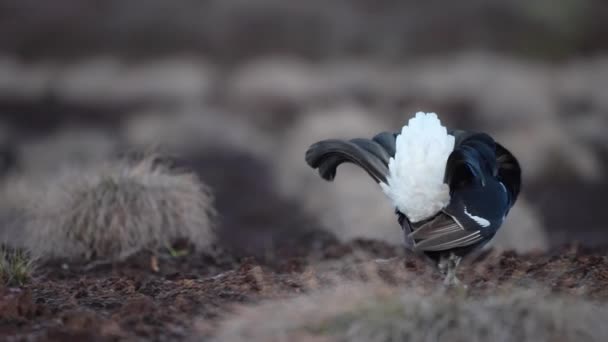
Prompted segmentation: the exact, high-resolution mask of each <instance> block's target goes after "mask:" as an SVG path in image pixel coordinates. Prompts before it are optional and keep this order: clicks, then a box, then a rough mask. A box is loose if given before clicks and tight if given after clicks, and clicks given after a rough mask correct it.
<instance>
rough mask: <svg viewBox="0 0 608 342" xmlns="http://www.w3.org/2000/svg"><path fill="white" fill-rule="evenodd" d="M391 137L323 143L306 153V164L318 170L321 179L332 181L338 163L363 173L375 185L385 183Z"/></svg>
mask: <svg viewBox="0 0 608 342" xmlns="http://www.w3.org/2000/svg"><path fill="white" fill-rule="evenodd" d="M395 139H396V134H394V133H388V132H384V133H380V134H378V135H376V136H375V137H374V138H373V139H371V140H370V139H352V140H338V139H330V140H323V141H320V142H317V143H315V144H313V145H312V146H311V147H310V148H309V149H308V151H307V152H306V162H307V163H308V165H310V167H312V168H313V169H319V174H320V175H321V177H322V178H323V179H326V180H328V181H332V180H333V179H334V178H335V177H336V170H337V168H338V166H340V165H341V164H342V163H346V162H349V163H353V164H355V165H358V166H359V167H361V168H362V169H364V170H365V171H366V172H367V173H368V174H369V175H370V176H371V177H372V178H373V179H374V180H375V181H376V182H378V183H380V182H386V177H387V175H388V163H389V160H390V159H391V158H392V157H393V156H394V155H395Z"/></svg>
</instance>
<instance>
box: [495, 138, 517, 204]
mask: <svg viewBox="0 0 608 342" xmlns="http://www.w3.org/2000/svg"><path fill="white" fill-rule="evenodd" d="M496 161H497V162H498V179H499V180H500V181H501V182H503V184H504V185H505V187H506V188H507V191H508V192H509V201H510V202H511V206H513V204H515V201H517V196H519V191H520V189H521V167H520V166H519V162H518V161H517V159H516V158H515V156H513V154H512V153H511V152H510V151H509V150H507V149H506V148H505V147H503V146H502V145H500V144H499V143H496Z"/></svg>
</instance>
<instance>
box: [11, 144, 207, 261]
mask: <svg viewBox="0 0 608 342" xmlns="http://www.w3.org/2000/svg"><path fill="white" fill-rule="evenodd" d="M31 191H32V193H31V194H28V195H30V196H32V199H31V201H30V204H31V206H30V207H27V208H26V209H25V215H24V217H23V220H24V222H23V224H24V228H22V229H24V232H23V233H22V235H23V241H21V243H22V244H23V246H24V247H26V248H27V249H28V250H30V251H31V252H32V253H35V254H36V255H37V256H40V257H41V258H44V259H46V260H48V259H55V258H57V259H67V260H69V261H73V262H86V261H121V260H124V259H126V258H127V257H129V256H131V255H133V254H136V253H138V252H141V251H148V250H149V251H152V252H155V251H158V250H161V249H167V248H171V247H172V246H173V243H175V242H178V241H180V240H185V241H187V242H188V243H191V244H193V245H194V246H195V247H196V248H197V249H198V250H199V251H210V249H211V247H212V246H213V244H214V243H215V232H214V219H215V215H216V212H215V207H214V204H213V197H212V195H211V193H210V191H209V189H208V188H207V186H206V185H204V184H202V183H200V182H199V180H198V179H197V177H196V176H195V175H193V174H191V173H186V172H179V171H174V170H169V169H168V168H167V167H166V166H164V165H162V164H161V163H160V162H159V161H158V160H157V159H156V158H155V157H154V156H152V157H146V158H144V159H142V160H139V161H135V162H126V161H123V162H116V163H113V164H101V165H99V164H98V165H95V166H93V167H89V168H82V169H72V170H69V171H64V172H62V173H61V174H60V175H59V176H56V177H49V178H48V179H47V180H46V182H45V183H43V189H32V190H31ZM9 242H10V241H9Z"/></svg>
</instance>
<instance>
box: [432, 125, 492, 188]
mask: <svg viewBox="0 0 608 342" xmlns="http://www.w3.org/2000/svg"><path fill="white" fill-rule="evenodd" d="M454 136H455V138H456V143H455V146H454V151H452V153H451V154H450V156H449V158H448V161H447V164H446V168H445V176H444V177H445V178H444V182H445V183H446V184H448V185H449V186H450V189H451V190H452V191H454V190H455V189H457V188H458V187H460V186H462V185H465V184H469V183H471V182H476V183H479V184H485V182H486V178H487V177H490V176H496V174H497V160H496V143H495V142H494V139H492V137H490V136H489V135H487V134H485V133H470V132H463V131H456V132H455V134H454Z"/></svg>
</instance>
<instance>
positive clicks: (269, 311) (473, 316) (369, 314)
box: [214, 283, 608, 342]
mask: <svg viewBox="0 0 608 342" xmlns="http://www.w3.org/2000/svg"><path fill="white" fill-rule="evenodd" d="M425 292H426V293H425ZM428 292H429V291H428V290H427V291H425V290H423V289H421V288H404V289H396V288H390V287H385V286H382V285H376V286H370V285H361V284H349V283H345V284H341V285H340V286H338V287H337V288H335V289H330V290H324V291H322V292H320V293H313V294H310V295H305V296H300V297H297V298H293V299H286V300H284V301H275V302H269V303H263V304H260V305H256V306H252V307H245V308H240V309H238V310H236V311H237V313H236V314H235V315H234V317H232V318H229V319H227V320H225V321H224V322H223V324H222V326H221V328H220V330H219V331H220V332H219V334H218V335H217V336H216V338H215V339H214V341H234V342H238V341H268V342H270V341H286V340H293V341H295V340H297V341H369V342H390V341H445V340H450V341H459V342H464V341H504V342H506V341H603V340H604V338H605V336H606V334H608V328H607V327H606V326H605V325H604V324H603V323H602V320H603V317H604V316H605V315H606V314H608V312H606V308H605V307H602V306H599V305H596V304H594V303H591V302H584V301H580V300H576V299H573V298H568V297H565V298H562V297H560V296H555V295H549V294H542V293H539V292H538V291H529V290H514V291H512V292H511V293H497V294H494V295H490V296H488V297H485V298H471V297H469V296H467V295H464V294H458V293H452V294H451V295H450V294H448V295H446V294H440V293H428ZM541 292H542V291H541Z"/></svg>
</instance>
